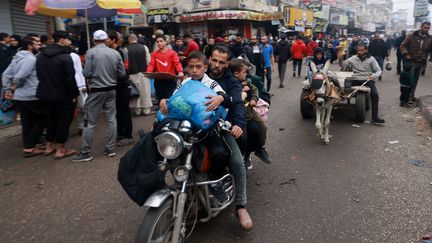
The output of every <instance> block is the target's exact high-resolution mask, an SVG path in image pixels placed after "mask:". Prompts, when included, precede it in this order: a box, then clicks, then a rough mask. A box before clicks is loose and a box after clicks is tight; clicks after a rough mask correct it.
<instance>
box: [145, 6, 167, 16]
mask: <svg viewBox="0 0 432 243" xmlns="http://www.w3.org/2000/svg"><path fill="white" fill-rule="evenodd" d="M162 14H170V11H169V9H168V8H158V9H150V10H148V11H147V16H148V15H162Z"/></svg>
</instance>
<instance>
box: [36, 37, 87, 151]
mask: <svg viewBox="0 0 432 243" xmlns="http://www.w3.org/2000/svg"><path fill="white" fill-rule="evenodd" d="M52 37H53V39H54V42H55V44H53V45H49V46H47V47H45V48H43V49H42V52H41V54H40V55H39V56H38V57H37V61H36V71H37V77H38V79H39V85H38V87H37V92H36V96H37V97H38V98H39V99H40V100H42V101H45V102H46V105H47V111H48V122H47V127H46V140H47V146H46V151H45V153H46V154H52V153H55V158H56V159H61V158H64V157H67V156H71V155H73V154H75V153H76V151H75V150H73V149H65V147H64V144H65V143H66V141H67V139H68V136H69V127H70V125H71V123H72V120H73V115H74V112H75V106H76V98H77V96H78V94H79V91H78V87H77V84H76V81H75V69H74V66H73V61H72V57H71V56H70V53H71V52H72V50H71V48H70V45H71V43H72V42H71V40H70V37H69V34H68V33H66V32H65V31H56V32H55V33H54V34H53V35H52Z"/></svg>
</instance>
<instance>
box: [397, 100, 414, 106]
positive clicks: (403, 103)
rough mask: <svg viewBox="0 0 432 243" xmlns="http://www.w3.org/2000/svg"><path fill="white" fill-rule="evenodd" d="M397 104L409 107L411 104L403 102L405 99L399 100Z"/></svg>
mask: <svg viewBox="0 0 432 243" xmlns="http://www.w3.org/2000/svg"><path fill="white" fill-rule="evenodd" d="M399 106H401V107H411V105H410V104H408V102H405V101H401V102H400V103H399Z"/></svg>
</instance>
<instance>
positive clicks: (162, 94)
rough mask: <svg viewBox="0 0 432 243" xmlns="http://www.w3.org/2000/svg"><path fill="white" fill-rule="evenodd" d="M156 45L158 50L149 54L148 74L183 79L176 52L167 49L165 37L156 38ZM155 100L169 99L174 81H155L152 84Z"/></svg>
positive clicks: (174, 84)
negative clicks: (154, 73) (161, 74)
mask: <svg viewBox="0 0 432 243" xmlns="http://www.w3.org/2000/svg"><path fill="white" fill-rule="evenodd" d="M156 45H157V47H158V48H159V50H157V51H155V52H153V53H152V54H151V60H150V63H149V65H148V67H147V72H148V73H153V72H159V73H170V74H171V75H173V76H177V77H179V78H183V76H184V74H183V68H182V65H181V62H180V59H179V57H178V55H177V52H175V51H173V50H171V49H168V48H167V46H166V45H167V43H166V40H165V36H157V37H156ZM154 86H155V91H156V98H157V99H158V101H160V100H162V99H167V98H169V97H171V95H172V94H173V92H174V90H175V88H176V87H177V83H176V80H175V79H171V80H155V82H154Z"/></svg>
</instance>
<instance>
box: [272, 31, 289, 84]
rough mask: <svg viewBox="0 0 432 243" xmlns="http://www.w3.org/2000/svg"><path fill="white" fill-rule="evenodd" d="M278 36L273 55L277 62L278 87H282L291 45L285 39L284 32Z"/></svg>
mask: <svg viewBox="0 0 432 243" xmlns="http://www.w3.org/2000/svg"><path fill="white" fill-rule="evenodd" d="M280 38H281V39H280V41H279V42H278V43H276V46H275V50H274V55H275V60H276V62H277V63H278V71H279V79H280V83H279V88H283V87H285V86H284V85H283V82H284V79H285V72H286V65H287V61H288V60H289V59H291V45H290V44H289V43H288V42H287V41H286V36H285V35H284V34H282V35H281V37H280Z"/></svg>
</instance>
